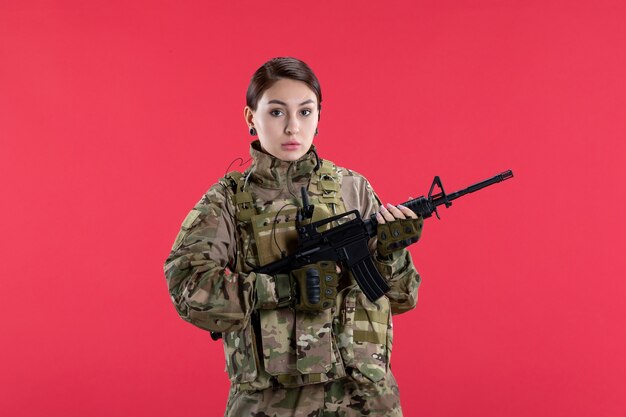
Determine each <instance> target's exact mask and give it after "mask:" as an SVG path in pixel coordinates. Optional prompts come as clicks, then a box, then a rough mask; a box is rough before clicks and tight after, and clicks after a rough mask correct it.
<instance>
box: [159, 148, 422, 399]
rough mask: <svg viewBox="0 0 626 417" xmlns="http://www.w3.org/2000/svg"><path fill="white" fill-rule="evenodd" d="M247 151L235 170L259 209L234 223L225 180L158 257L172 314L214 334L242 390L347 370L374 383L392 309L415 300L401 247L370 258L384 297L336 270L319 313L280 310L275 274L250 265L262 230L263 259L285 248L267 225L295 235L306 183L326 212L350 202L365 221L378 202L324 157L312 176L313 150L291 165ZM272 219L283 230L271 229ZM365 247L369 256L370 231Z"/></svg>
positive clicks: (383, 365) (413, 275)
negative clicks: (370, 295) (332, 293)
mask: <svg viewBox="0 0 626 417" xmlns="http://www.w3.org/2000/svg"><path fill="white" fill-rule="evenodd" d="M250 154H251V156H252V158H253V163H252V165H251V166H250V168H248V169H247V170H246V172H244V175H243V177H244V178H245V186H246V187H247V189H248V190H249V191H250V194H251V195H252V196H253V206H254V208H255V212H257V213H260V214H261V215H260V216H256V217H254V218H252V219H251V220H249V221H247V222H242V221H240V220H238V218H237V207H236V206H235V204H234V203H235V202H236V201H237V199H236V198H235V196H234V195H235V192H234V191H235V189H236V186H235V183H234V182H233V181H232V180H230V179H229V178H222V179H221V180H220V181H219V182H218V183H217V184H215V185H213V186H212V187H211V188H210V189H209V190H208V191H207V193H206V194H205V195H204V196H203V197H202V199H201V200H200V201H199V202H198V204H197V205H196V206H195V207H194V208H193V209H192V211H191V212H190V213H189V215H188V216H187V217H186V219H185V221H184V222H183V225H182V227H181V230H180V232H179V234H178V237H177V239H176V242H175V243H174V246H173V248H172V251H171V253H170V255H169V257H168V258H167V260H166V262H165V267H164V269H165V276H166V279H167V283H168V287H169V292H170V295H171V297H172V301H173V302H174V305H175V307H176V309H177V311H178V314H179V315H180V316H181V317H182V318H183V319H184V320H186V321H188V322H190V323H192V324H194V325H196V326H198V327H200V328H202V329H206V330H209V331H212V332H219V333H222V335H223V343H224V351H225V355H226V369H227V372H228V374H229V378H230V381H231V383H233V384H237V385H238V386H239V387H240V388H241V389H248V390H257V389H264V388H268V387H270V386H277V385H279V386H285V387H289V386H301V385H306V384H312V383H319V382H325V381H328V380H333V379H337V378H341V377H344V376H346V375H350V376H351V377H352V378H354V379H356V380H357V381H361V382H363V383H370V382H372V381H373V382H377V381H379V380H380V379H382V378H384V376H385V374H386V373H387V371H388V369H389V360H390V356H391V349H392V340H393V335H392V321H391V315H392V314H398V313H402V312H405V311H408V310H410V309H412V308H413V307H415V304H416V302H417V290H418V286H419V283H420V277H419V275H418V273H417V271H416V270H415V268H414V266H413V263H412V261H411V256H410V254H409V252H408V251H406V250H400V251H397V252H394V254H393V256H392V257H391V259H387V260H381V259H379V258H378V257H377V256H376V254H375V256H374V260H375V264H376V266H377V268H378V269H379V271H380V272H381V274H382V275H383V277H384V278H385V279H387V281H388V283H389V285H390V287H391V290H390V291H389V292H388V293H387V294H386V296H384V297H382V298H380V299H379V300H378V301H377V302H375V303H372V302H369V301H368V300H367V298H366V297H365V296H364V294H363V293H362V292H361V290H360V289H359V287H358V286H357V285H356V283H355V282H354V280H353V279H352V278H351V277H350V276H349V274H347V273H344V274H343V275H342V278H341V284H340V287H339V291H338V295H337V303H336V307H334V308H333V309H332V310H331V309H329V310H326V311H324V312H322V313H307V312H300V311H298V312H296V311H294V310H293V309H292V308H289V307H283V308H278V298H279V296H278V294H277V288H276V283H275V277H273V276H269V275H265V274H260V273H255V272H253V271H252V270H253V267H254V266H255V265H259V262H260V261H259V258H260V257H263V255H264V254H266V253H265V252H266V251H265V250H264V249H263V248H261V249H259V246H260V243H259V242H256V241H255V240H259V239H260V240H262V239H263V235H264V233H265V235H267V236H270V237H271V241H270V240H268V242H270V243H269V244H268V247H270V246H272V247H275V248H274V249H276V248H278V249H279V250H278V255H277V254H276V253H274V255H272V256H273V258H272V256H270V257H269V258H268V257H267V256H266V257H265V259H264V260H262V261H261V262H262V264H265V263H267V262H268V261H271V260H273V259H275V258H276V257H277V256H280V252H284V251H287V252H288V249H289V248H290V245H289V242H288V241H285V240H284V239H283V240H282V241H281V240H280V239H278V240H277V239H276V236H277V235H280V233H269V232H267V230H270V229H268V228H271V230H272V232H276V230H282V231H284V232H285V234H286V235H288V234H289V232H294V233H295V228H294V227H293V225H294V212H295V207H296V206H298V200H299V198H298V196H299V190H300V187H303V186H304V187H307V189H308V190H309V195H310V198H311V202H312V203H318V204H317V205H316V210H317V206H318V205H319V206H321V207H322V208H323V209H324V210H326V212H327V213H328V214H331V213H333V212H343V211H350V210H354V209H356V210H359V212H360V213H361V215H362V216H363V218H367V217H369V216H370V215H371V214H372V213H374V212H375V211H376V210H377V209H378V208H379V207H380V200H379V199H378V197H377V196H376V195H375V193H374V192H373V190H372V188H371V186H370V185H369V183H368V181H367V180H366V179H365V178H364V177H362V176H361V175H359V174H357V173H356V172H354V171H351V170H348V169H345V168H340V167H336V166H334V165H332V164H325V165H324V166H325V167H326V169H327V171H328V166H331V167H332V172H331V173H330V175H325V177H324V176H320V174H318V173H317V171H316V170H314V169H315V168H316V161H317V155H316V154H315V153H314V148H313V147H312V150H311V151H309V152H308V153H307V154H306V155H305V156H303V157H302V158H301V159H300V160H298V161H294V162H285V161H281V160H278V159H277V158H274V157H273V156H271V155H269V154H267V153H265V152H264V151H262V150H261V148H260V145H259V143H258V141H256V142H253V144H252V146H251V150H250ZM324 184H326V185H325V188H324V187H322V185H324ZM329 184H330V185H329ZM316 186H317V187H316ZM322 189H324V190H326V191H321V190H322ZM328 190H331V191H330V192H328ZM332 190H335V191H336V193H334V194H333V192H332ZM263 214H265V216H263ZM250 223H254V226H255V228H254V230H253V227H250ZM276 224H278V225H279V226H280V227H282V228H279V229H276ZM264 227H265V229H264ZM264 230H265V231H266V232H267V233H266V232H264ZM292 235H293V233H292ZM266 240H267V239H266ZM274 242H275V243H276V244H275V245H274ZM281 242H282V243H281ZM281 246H282V247H281ZM369 246H370V249H371V251H372V253H375V248H376V242H375V238H374V239H372V240H371V241H370V242H369ZM275 252H276V251H275Z"/></svg>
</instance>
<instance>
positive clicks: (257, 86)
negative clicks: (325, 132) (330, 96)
mask: <svg viewBox="0 0 626 417" xmlns="http://www.w3.org/2000/svg"><path fill="white" fill-rule="evenodd" d="M281 78H289V79H292V80H296V81H302V82H303V83H305V84H306V85H308V86H309V88H310V89H311V90H313V92H314V93H315V95H316V96H317V109H318V110H320V109H321V107H322V106H321V105H322V89H321V88H320V83H319V81H318V80H317V77H316V76H315V74H313V71H311V68H309V66H308V65H307V64H305V63H304V62H302V61H300V60H299V59H296V58H291V57H279V58H272V59H270V60H269V61H267V62H266V63H265V64H263V65H261V67H260V68H259V69H258V70H256V72H255V73H254V75H253V76H252V79H251V80H250V85H248V92H247V93H246V104H247V105H248V107H250V108H251V109H252V110H255V111H256V106H257V104H258V103H259V99H260V98H261V96H262V95H263V93H264V92H265V90H267V89H268V88H270V87H271V86H272V85H274V83H275V82H276V81H278V80H280V79H281Z"/></svg>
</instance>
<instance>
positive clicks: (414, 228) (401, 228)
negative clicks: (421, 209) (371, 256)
mask: <svg viewBox="0 0 626 417" xmlns="http://www.w3.org/2000/svg"><path fill="white" fill-rule="evenodd" d="M423 225H424V219H423V218H422V217H418V218H416V219H397V220H392V221H390V222H386V223H384V224H378V227H377V231H376V232H377V233H376V236H377V238H378V242H377V245H378V246H377V250H378V254H379V255H381V256H383V257H386V256H389V255H391V253H393V252H395V251H397V250H400V249H403V248H406V247H407V246H409V245H412V244H413V243H415V242H417V241H418V240H419V238H420V236H421V235H422V227H423Z"/></svg>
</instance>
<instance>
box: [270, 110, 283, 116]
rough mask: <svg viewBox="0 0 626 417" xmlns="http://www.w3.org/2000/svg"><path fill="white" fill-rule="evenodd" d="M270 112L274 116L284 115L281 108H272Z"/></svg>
mask: <svg viewBox="0 0 626 417" xmlns="http://www.w3.org/2000/svg"><path fill="white" fill-rule="evenodd" d="M270 114H271V115H272V116H274V117H278V116H282V115H283V112H282V111H280V110H272V111H270Z"/></svg>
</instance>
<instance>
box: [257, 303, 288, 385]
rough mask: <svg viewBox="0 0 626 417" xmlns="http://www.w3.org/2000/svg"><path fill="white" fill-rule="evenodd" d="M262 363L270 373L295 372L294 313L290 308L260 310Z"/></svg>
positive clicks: (283, 373)
mask: <svg viewBox="0 0 626 417" xmlns="http://www.w3.org/2000/svg"><path fill="white" fill-rule="evenodd" d="M260 318H261V339H262V343H263V365H264V367H265V370H266V371H267V372H268V373H269V374H270V375H274V376H276V375H285V374H295V373H296V351H295V342H294V332H295V330H294V314H293V310H291V309H290V308H278V309H274V310H260Z"/></svg>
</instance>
